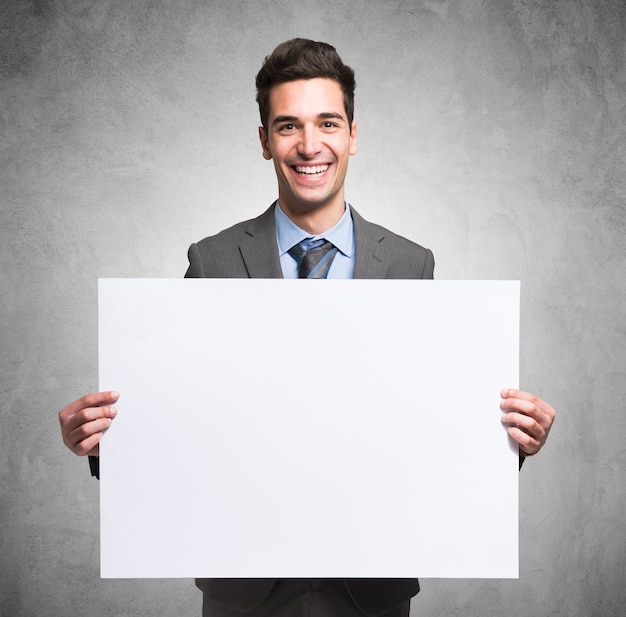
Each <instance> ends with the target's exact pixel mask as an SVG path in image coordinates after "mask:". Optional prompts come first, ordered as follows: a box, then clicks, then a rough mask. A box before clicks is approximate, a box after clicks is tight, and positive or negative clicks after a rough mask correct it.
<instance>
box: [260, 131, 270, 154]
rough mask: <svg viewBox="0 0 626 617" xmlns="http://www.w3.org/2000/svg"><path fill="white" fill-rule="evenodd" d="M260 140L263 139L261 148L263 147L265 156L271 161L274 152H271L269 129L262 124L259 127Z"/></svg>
mask: <svg viewBox="0 0 626 617" xmlns="http://www.w3.org/2000/svg"><path fill="white" fill-rule="evenodd" d="M259 140H260V141H261V148H263V158H264V159H265V160H266V161H271V160H272V153H271V152H270V144H269V139H268V137H267V131H266V130H265V129H264V128H263V127H262V126H260V127H259Z"/></svg>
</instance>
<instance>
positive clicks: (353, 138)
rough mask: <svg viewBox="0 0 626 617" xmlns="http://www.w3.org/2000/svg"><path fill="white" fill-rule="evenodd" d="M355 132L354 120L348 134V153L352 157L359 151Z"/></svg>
mask: <svg viewBox="0 0 626 617" xmlns="http://www.w3.org/2000/svg"><path fill="white" fill-rule="evenodd" d="M356 131H357V125H356V120H353V121H352V132H351V133H350V147H349V148H348V153H349V154H350V155H352V156H354V155H355V154H356V153H357V152H358V150H359V146H358V144H357V140H356Z"/></svg>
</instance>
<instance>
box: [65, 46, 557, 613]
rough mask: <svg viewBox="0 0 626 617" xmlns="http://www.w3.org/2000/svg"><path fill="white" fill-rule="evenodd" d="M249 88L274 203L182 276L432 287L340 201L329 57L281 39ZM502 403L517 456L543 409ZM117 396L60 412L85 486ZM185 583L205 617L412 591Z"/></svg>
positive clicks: (407, 584) (426, 262) (340, 67)
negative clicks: (84, 469) (85, 463)
mask: <svg viewBox="0 0 626 617" xmlns="http://www.w3.org/2000/svg"><path fill="white" fill-rule="evenodd" d="M256 85H257V102H258V104H259V110H260V114H261V123H262V126H261V127H260V128H259V137H260V141H261V147H262V151H263V156H264V157H265V159H267V160H271V161H273V163H274V169H275V172H276V177H277V180H278V200H277V201H275V202H274V203H273V204H272V205H271V206H270V207H269V209H267V210H266V211H265V212H264V213H263V214H261V215H260V216H259V217H257V218H256V219H253V220H250V221H245V222H243V223H239V224H237V225H235V226H234V227H231V228H229V229H227V230H225V231H222V232H221V233H219V234H217V235H215V236H212V237H209V238H205V239H204V240H201V241H200V242H198V243H197V244H193V245H192V246H191V247H190V248H189V253H188V255H189V268H188V270H187V274H186V276H187V277H210V278H222V277H227V278H298V277H299V278H318V279H324V278H376V279H381V278H388V279H430V278H432V277H433V270H434V259H433V255H432V253H431V251H429V250H428V249H425V248H423V247H422V246H419V245H418V244H415V243H413V242H411V241H409V240H407V239H405V238H403V237H401V236H398V235H396V234H394V233H392V232H390V231H388V230H387V229H384V228H383V227H380V226H378V225H374V224H372V223H368V222H367V221H365V220H364V219H363V218H362V217H361V216H359V214H358V213H357V212H356V211H355V210H354V209H353V208H352V207H351V206H349V205H348V204H347V203H346V201H345V196H344V180H345V176H346V172H347V169H348V160H349V158H350V156H351V155H354V154H356V152H357V124H356V122H355V120H354V88H355V80H354V72H353V71H352V69H351V68H350V67H348V66H346V65H345V64H344V63H343V62H342V60H341V58H340V57H339V55H338V54H337V52H336V51H335V49H334V47H332V46H330V45H328V44H326V43H317V42H314V41H309V40H304V39H294V40H291V41H287V42H286V43H283V44H282V45H279V46H278V47H277V48H276V49H275V50H274V52H273V53H272V54H271V55H270V56H268V57H267V58H266V59H265V62H264V64H263V67H262V68H261V70H260V71H259V73H258V75H257V79H256ZM312 284H313V283H312ZM336 370H341V366H340V364H338V365H337V369H336ZM279 385H280V384H277V386H278V387H279ZM503 385H505V384H503ZM501 395H502V402H501V408H502V410H503V414H502V417H501V420H502V422H503V423H504V425H505V426H506V428H507V430H508V431H509V434H510V435H511V436H512V437H513V438H514V439H515V440H517V442H518V443H519V447H520V455H521V457H522V458H523V456H525V455H531V454H535V453H536V452H538V451H539V449H540V448H541V447H542V446H543V444H544V443H545V440H546V438H547V436H548V432H549V430H550V427H551V425H552V422H553V420H554V416H555V413H554V410H553V409H552V407H550V405H548V404H547V403H545V402H544V401H542V400H541V399H539V398H537V397H535V396H533V395H531V394H528V393H526V392H520V391H518V390H508V389H507V390H503V391H502V393H501ZM118 396H119V394H118V393H116V392H100V393H94V394H88V395H86V396H84V397H82V398H80V399H78V400H77V401H74V402H73V403H70V404H69V405H68V406H67V407H65V408H64V409H62V410H61V412H60V413H59V420H60V422H61V431H62V434H63V440H64V442H65V444H66V445H67V446H68V447H69V448H70V449H71V450H72V451H73V452H74V453H76V454H78V455H86V454H88V455H89V456H90V465H91V469H92V473H93V474H94V475H96V476H97V475H98V458H97V455H98V451H99V450H98V444H99V442H100V439H101V437H102V434H103V433H104V432H105V431H106V429H107V428H108V427H109V426H110V424H111V422H112V420H113V418H114V417H115V415H116V413H117V412H116V410H115V408H114V404H115V402H116V401H117V399H118ZM303 396H304V393H303ZM497 421H498V420H497V418H494V422H497ZM411 488H412V487H407V490H411ZM401 501H402V496H401V495H398V503H397V504H395V505H396V506H397V507H401ZM254 505H255V504H253V503H251V504H250V516H254ZM207 533H209V534H210V533H218V531H217V530H212V529H208V530H207ZM196 584H197V585H198V587H199V588H200V589H201V590H202V591H203V594H204V602H203V615H204V616H205V617H235V616H240V617H241V615H242V614H243V615H248V616H250V617H291V616H295V617H299V616H304V615H307V616H319V617H322V616H324V617H332V616H337V617H339V616H341V617H345V616H348V617H350V616H354V617H363V615H368V616H374V615H376V616H381V615H385V616H387V617H401V616H407V615H408V614H409V605H410V599H411V597H412V596H414V595H415V594H416V593H417V592H418V591H419V584H418V581H417V580H406V579H401V580H395V579H384V580H367V579H357V580H336V579H331V580H303V579H298V580H273V579H250V580H248V579H245V580H244V579H198V580H197V581H196Z"/></svg>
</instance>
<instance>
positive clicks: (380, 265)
mask: <svg viewBox="0 0 626 617" xmlns="http://www.w3.org/2000/svg"><path fill="white" fill-rule="evenodd" d="M350 210H351V212H352V220H353V221H354V235H355V239H356V262H355V264H354V278H355V279H382V278H385V275H386V273H387V251H386V250H385V249H384V248H383V245H381V242H380V241H381V240H382V239H383V238H384V237H385V236H384V233H383V229H382V228H381V227H378V226H377V225H372V223H368V222H367V221H366V220H365V219H364V218H363V217H362V216H361V215H360V214H359V213H358V212H356V210H355V209H354V208H353V207H352V206H350Z"/></svg>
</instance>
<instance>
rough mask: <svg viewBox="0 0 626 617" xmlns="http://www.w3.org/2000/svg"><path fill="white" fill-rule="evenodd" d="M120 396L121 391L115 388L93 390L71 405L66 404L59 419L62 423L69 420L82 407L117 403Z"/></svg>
mask: <svg viewBox="0 0 626 617" xmlns="http://www.w3.org/2000/svg"><path fill="white" fill-rule="evenodd" d="M119 397H120V395H119V392H115V391H114V390H107V391H104V392H92V393H90V394H85V395H84V396H81V397H80V398H79V399H76V400H75V401H73V402H71V403H70V404H69V405H66V406H65V407H64V408H63V409H61V411H60V412H59V420H60V421H61V423H63V422H64V421H66V420H68V419H69V418H71V417H72V416H74V415H76V414H77V413H78V412H79V411H81V410H82V409H87V408H89V407H101V406H102V405H110V404H112V403H115V402H116V401H117V399H118V398H119Z"/></svg>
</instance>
